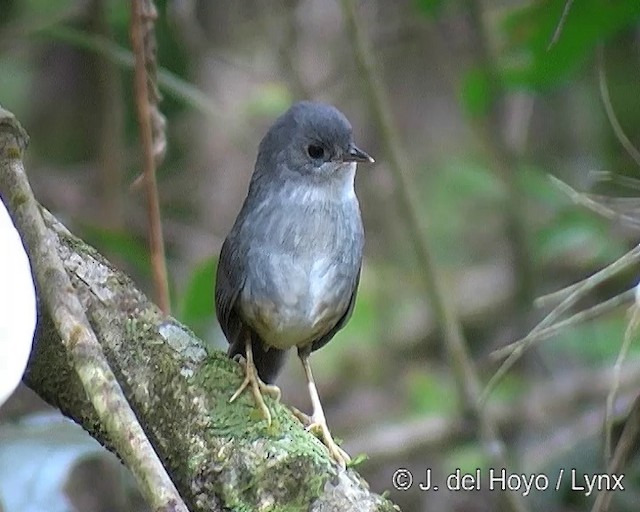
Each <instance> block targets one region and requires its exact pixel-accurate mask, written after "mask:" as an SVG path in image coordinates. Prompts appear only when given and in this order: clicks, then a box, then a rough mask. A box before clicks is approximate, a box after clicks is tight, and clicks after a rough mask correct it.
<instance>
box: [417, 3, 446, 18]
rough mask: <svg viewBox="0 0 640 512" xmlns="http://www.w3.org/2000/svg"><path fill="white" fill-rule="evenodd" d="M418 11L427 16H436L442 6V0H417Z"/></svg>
mask: <svg viewBox="0 0 640 512" xmlns="http://www.w3.org/2000/svg"><path fill="white" fill-rule="evenodd" d="M416 4H417V6H418V9H420V10H421V11H422V14H426V15H427V16H436V15H437V14H438V12H439V11H440V8H441V7H442V5H443V4H444V0H417V2H416Z"/></svg>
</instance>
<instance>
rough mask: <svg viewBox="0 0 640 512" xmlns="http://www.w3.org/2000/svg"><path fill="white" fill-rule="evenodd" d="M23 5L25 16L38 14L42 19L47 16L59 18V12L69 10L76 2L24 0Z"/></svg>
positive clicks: (70, 0) (64, 0) (68, 0)
mask: <svg viewBox="0 0 640 512" xmlns="http://www.w3.org/2000/svg"><path fill="white" fill-rule="evenodd" d="M20 3H21V4H22V5H21V7H22V10H23V16H25V17H32V16H38V17H39V18H40V19H43V18H45V17H50V18H57V17H58V15H59V14H61V13H63V12H65V11H69V9H70V8H72V7H73V6H74V4H75V3H76V2H75V1H74V0H56V1H55V2H52V1H51V0H23V1H22V2H20Z"/></svg>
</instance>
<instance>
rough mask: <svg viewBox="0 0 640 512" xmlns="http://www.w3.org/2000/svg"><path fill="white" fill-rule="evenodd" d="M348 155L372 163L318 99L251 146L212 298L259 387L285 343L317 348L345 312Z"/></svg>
mask: <svg viewBox="0 0 640 512" xmlns="http://www.w3.org/2000/svg"><path fill="white" fill-rule="evenodd" d="M358 161H372V159H371V157H369V156H368V155H367V154H366V153H364V152H362V151H361V150H359V149H358V148H357V147H356V146H355V144H354V141H353V134H352V129H351V125H350V124H349V122H348V121H347V119H346V118H345V116H344V115H343V114H342V113H340V112H339V111H338V110H337V109H336V108H334V107H332V106H330V105H326V104H323V103H316V102H306V101H305V102H300V103H296V104H295V105H293V106H292V107H291V108H290V109H289V110H288V111H287V112H286V113H284V114H283V115H282V116H281V117H279V118H278V119H277V120H276V121H275V123H274V124H273V125H272V126H271V128H270V129H269V131H268V132H267V134H266V135H265V137H264V138H263V139H262V142H261V143H260V148H259V151H258V157H257V161H256V166H255V170H254V172H253V176H252V178H251V183H250V185H249V192H248V195H247V198H246V199H245V202H244V204H243V206H242V209H241V211H240V213H239V214H238V218H237V219H236V221H235V224H234V226H233V228H232V229H231V232H230V233H229V235H228V236H227V238H226V240H225V241H224V244H223V246H222V251H221V253H220V259H219V262H218V271H217V277H216V291H215V302H216V313H217V316H218V320H219V322H220V325H221V326H222V330H223V331H224V334H225V336H226V337H227V340H228V341H229V344H230V346H229V355H230V356H234V355H236V354H242V355H244V353H245V339H246V336H247V333H249V334H250V336H251V340H252V351H253V358H254V362H255V365H256V368H257V370H258V375H259V376H260V378H261V379H262V380H263V381H265V382H267V383H268V382H273V380H274V379H275V377H276V375H277V373H278V372H279V370H280V368H281V367H282V364H283V363H284V358H285V355H286V351H287V350H288V349H289V348H292V347H297V348H298V350H299V353H301V354H303V353H306V354H308V353H309V352H311V351H313V350H317V349H319V348H320V347H322V346H323V345H325V344H326V343H327V342H329V341H330V340H331V338H332V337H333V336H334V335H335V333H336V332H337V331H338V330H340V329H341V328H342V327H343V326H344V324H345V323H346V322H347V320H348V319H349V317H350V316H351V313H352V311H353V306H354V302H355V296H356V291H357V288H358V281H359V277H360V266H361V263H362V249H363V244H364V232H363V227H362V221H361V218H360V207H359V204H358V200H357V198H356V195H355V192H354V177H355V170H356V162H358Z"/></svg>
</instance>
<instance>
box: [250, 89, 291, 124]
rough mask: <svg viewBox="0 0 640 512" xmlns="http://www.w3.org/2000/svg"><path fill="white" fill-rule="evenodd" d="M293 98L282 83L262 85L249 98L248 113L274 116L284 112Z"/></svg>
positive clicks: (257, 115) (259, 115) (253, 115)
mask: <svg viewBox="0 0 640 512" xmlns="http://www.w3.org/2000/svg"><path fill="white" fill-rule="evenodd" d="M292 101H293V99H292V97H291V94H290V93H289V91H288V89H287V88H286V87H285V86H284V85H283V84H281V83H276V82H272V83H268V84H266V85H264V86H262V87H260V88H259V89H258V90H257V92H255V93H254V94H253V96H252V97H251V98H250V99H249V102H248V105H247V113H248V114H249V115H250V116H251V117H274V116H277V115H280V114H282V113H283V112H284V111H285V110H286V109H287V108H289V106H290V105H291V103H292Z"/></svg>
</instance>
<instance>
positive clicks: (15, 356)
mask: <svg viewBox="0 0 640 512" xmlns="http://www.w3.org/2000/svg"><path fill="white" fill-rule="evenodd" d="M35 328H36V292H35V289H34V287H33V278H32V276H31V266H30V265H29V258H27V253H26V252H25V250H24V247H23V246H22V240H21V239H20V235H19V234H18V232H17V231H16V228H15V227H14V225H13V222H12V221H11V217H9V212H7V209H6V207H5V205H4V203H3V202H2V200H0V405H2V404H3V403H4V402H5V401H6V400H7V398H9V396H10V395H11V394H12V393H13V391H14V390H15V389H16V387H17V386H18V384H19V383H20V380H21V379H22V374H23V373H24V369H25V367H26V366H27V361H28V359H29V354H30V353H31V343H32V341H33V333H34V331H35Z"/></svg>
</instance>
